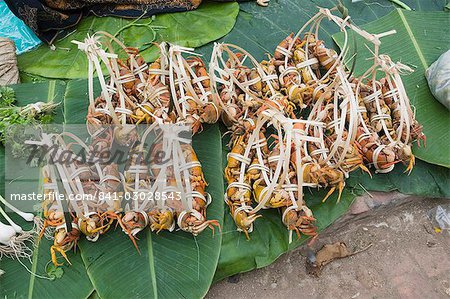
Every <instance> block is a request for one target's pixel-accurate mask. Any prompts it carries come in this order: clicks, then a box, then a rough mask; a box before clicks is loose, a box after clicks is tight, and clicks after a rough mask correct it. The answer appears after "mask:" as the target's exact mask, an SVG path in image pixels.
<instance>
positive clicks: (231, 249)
mask: <svg viewBox="0 0 450 299" xmlns="http://www.w3.org/2000/svg"><path fill="white" fill-rule="evenodd" d="M312 191H313V193H312V194H308V195H307V196H306V198H305V199H306V202H307V205H308V207H310V208H311V209H312V211H313V213H314V216H315V217H316V219H317V221H316V225H317V227H318V228H319V231H322V230H323V229H324V228H326V227H327V226H329V225H330V224H331V223H333V222H334V221H336V220H337V219H338V218H339V217H340V216H342V215H343V214H344V213H345V212H346V211H347V209H348V207H349V206H350V204H351V203H352V202H353V199H354V198H355V195H354V194H352V192H351V191H349V189H346V190H344V192H343V194H342V198H341V202H340V203H339V204H337V205H336V200H337V196H336V195H333V196H331V197H330V198H328V199H327V201H326V202H325V203H322V199H323V198H324V197H325V195H326V192H317V191H316V190H312ZM226 213H227V215H226V216H225V219H224V225H223V237H222V249H221V253H220V259H219V265H218V267H217V271H216V275H215V276H214V280H215V281H218V280H221V279H223V278H225V277H227V276H230V275H234V274H237V273H242V272H246V271H250V270H253V269H256V268H261V267H265V266H268V265H270V264H271V263H272V262H273V261H275V260H276V259H277V258H278V257H279V256H280V255H282V254H283V253H285V252H287V251H289V250H292V249H294V248H295V247H297V246H299V245H300V244H302V243H303V242H304V241H305V240H306V238H301V239H297V236H296V235H295V234H294V237H293V239H294V241H293V242H292V243H291V244H289V234H288V230H287V229H286V226H285V225H284V224H283V223H282V222H281V213H280V212H279V211H278V210H275V209H271V210H265V211H263V212H262V215H263V217H262V218H260V219H257V220H256V221H255V223H254V229H253V232H252V233H251V234H250V238H251V239H250V240H247V239H246V238H245V235H244V234H243V233H240V232H237V231H236V225H235V223H234V221H233V219H232V218H231V216H230V215H229V210H228V208H227V209H226Z"/></svg>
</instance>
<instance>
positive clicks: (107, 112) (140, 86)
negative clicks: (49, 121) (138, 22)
mask: <svg viewBox="0 0 450 299" xmlns="http://www.w3.org/2000/svg"><path fill="white" fill-rule="evenodd" d="M108 39H111V40H112V41H114V42H115V43H116V44H118V45H119V47H120V48H121V49H122V50H123V52H125V54H126V57H127V59H126V61H123V60H121V59H119V57H118V55H117V54H115V53H114V51H113V46H112V44H111V42H110V41H109V40H108ZM74 43H76V44H77V45H78V48H79V49H80V50H82V51H84V52H85V53H86V55H87V58H88V72H89V99H90V105H89V112H88V116H87V122H88V124H90V125H101V124H114V125H117V126H118V128H117V129H120V128H121V126H120V125H122V126H123V125H126V124H141V123H142V124H152V123H153V122H155V120H156V119H162V120H163V121H164V122H166V123H175V122H184V123H188V124H189V125H191V126H192V131H193V133H194V134H195V133H197V132H199V131H201V128H202V124H203V123H215V122H217V120H218V118H219V113H220V112H219V108H218V107H217V105H216V103H215V101H214V100H213V94H212V91H211V88H210V80H209V76H208V74H207V70H206V66H205V63H204V62H203V61H202V59H201V58H200V57H199V54H196V53H194V52H192V51H193V49H190V48H184V47H180V46H176V45H168V44H166V43H161V44H160V45H158V47H159V50H160V51H159V52H160V53H159V54H160V55H159V57H158V59H156V60H155V61H154V62H153V63H150V64H148V65H147V64H146V63H145V61H144V60H143V58H142V57H141V56H140V55H139V52H138V50H137V49H135V48H127V47H125V45H123V44H122V43H121V42H120V41H119V40H117V39H116V38H115V37H113V36H111V35H110V34H109V33H107V32H97V33H95V34H94V35H93V36H89V37H87V38H86V39H85V40H84V42H78V41H74ZM103 45H105V46H106V48H107V49H108V52H106V51H105V50H103V48H102V47H103ZM182 54H190V55H192V56H191V57H188V58H187V59H185V58H184V57H183V55H182ZM102 64H103V65H105V66H106V68H107V71H108V75H109V82H108V83H107V82H106V80H105V78H104V75H103V72H102V69H101V65H102ZM94 72H97V75H98V80H99V82H100V86H101V89H102V92H101V95H100V96H99V97H97V98H96V99H94V91H93V80H94V78H93V76H94ZM125 132H127V131H125Z"/></svg>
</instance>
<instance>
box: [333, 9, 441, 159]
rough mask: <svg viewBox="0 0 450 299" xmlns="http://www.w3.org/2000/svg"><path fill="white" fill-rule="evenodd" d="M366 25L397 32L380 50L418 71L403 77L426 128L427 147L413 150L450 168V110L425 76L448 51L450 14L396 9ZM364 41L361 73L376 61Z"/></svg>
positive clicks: (359, 65) (360, 52) (338, 38)
mask: <svg viewBox="0 0 450 299" xmlns="http://www.w3.org/2000/svg"><path fill="white" fill-rule="evenodd" d="M362 28H363V29H365V30H366V31H368V32H371V33H381V32H386V31H389V30H392V29H395V30H396V31H397V34H394V35H391V36H387V37H384V38H382V39H381V48H380V52H381V53H387V54H389V55H390V56H391V58H392V59H393V61H401V62H402V63H404V64H406V65H409V66H411V67H413V68H414V73H412V74H410V75H405V76H403V83H404V84H405V88H406V91H407V93H408V96H409V98H410V100H411V104H412V105H414V107H415V109H416V110H415V111H416V118H417V120H418V121H419V122H420V123H421V124H422V125H423V127H424V133H425V135H426V136H427V146H426V147H422V148H418V147H417V146H416V147H414V149H413V152H414V154H415V155H416V156H417V157H419V158H420V159H422V160H424V161H427V162H430V163H433V164H438V165H442V166H446V167H450V150H449V144H450V131H449V130H448V128H449V127H450V111H448V110H447V109H446V108H445V107H444V106H443V105H442V104H441V103H439V102H438V101H437V100H436V99H435V98H434V97H433V95H432V94H431V92H430V90H429V88H428V84H427V81H426V78H425V70H426V69H427V68H428V67H429V66H430V65H431V64H432V63H433V62H434V61H435V60H436V59H437V58H439V56H440V55H441V54H442V53H444V52H445V51H447V50H448V42H449V41H450V32H449V30H448V28H450V13H448V12H414V11H405V10H402V9H396V10H395V11H393V12H392V13H390V14H389V15H387V16H385V17H383V18H381V19H379V20H377V21H374V22H371V23H369V24H366V25H364V26H362ZM336 41H337V42H338V43H339V44H341V43H342V35H341V34H340V35H336ZM364 43H367V42H365V41H364V40H363V39H361V38H359V37H358V38H357V52H358V56H357V62H356V69H355V71H356V73H357V74H362V73H363V72H364V71H365V70H367V68H368V67H370V66H371V63H372V61H370V60H367V59H366V58H367V57H370V52H369V51H368V49H367V48H366V47H365V46H364ZM350 53H353V50H350Z"/></svg>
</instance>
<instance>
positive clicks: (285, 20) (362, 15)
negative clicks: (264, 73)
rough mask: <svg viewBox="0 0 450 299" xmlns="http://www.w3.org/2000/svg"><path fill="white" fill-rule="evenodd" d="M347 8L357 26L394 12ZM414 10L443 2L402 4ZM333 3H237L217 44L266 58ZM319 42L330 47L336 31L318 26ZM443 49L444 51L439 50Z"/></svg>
mask: <svg viewBox="0 0 450 299" xmlns="http://www.w3.org/2000/svg"><path fill="white" fill-rule="evenodd" d="M342 2H343V3H344V5H345V6H346V8H348V12H349V15H350V16H351V19H352V21H353V22H354V23H356V24H358V25H362V24H365V23H367V22H370V21H374V20H377V19H379V18H381V17H382V16H384V15H386V14H388V13H389V12H391V11H392V10H394V9H395V8H396V7H398V6H396V5H395V4H394V3H392V2H391V1H390V0H368V1H354V0H344V1H342ZM402 2H404V3H405V4H407V5H408V6H409V7H411V8H412V9H414V10H420V11H422V10H424V11H442V10H443V8H444V6H445V4H446V0H433V1H423V0H402ZM338 3H339V1H337V0H313V1H298V0H278V1H271V2H270V5H269V6H268V7H260V6H257V5H254V3H252V2H249V3H240V12H239V15H238V18H237V20H236V24H235V25H234V28H233V30H232V31H231V32H230V33H229V34H227V35H226V36H225V37H223V38H222V39H220V40H219V42H220V41H225V42H228V43H234V44H236V45H239V46H241V47H243V48H244V49H246V50H247V51H248V52H250V53H251V54H252V55H254V56H255V58H257V59H264V58H266V53H269V54H273V52H274V51H275V48H276V46H277V45H278V43H279V42H281V40H283V39H284V38H285V37H286V36H287V35H289V34H290V33H291V32H297V31H298V30H299V29H300V28H301V27H302V26H303V24H305V23H306V22H307V21H309V19H310V18H311V17H312V16H313V15H315V14H316V13H317V12H318V9H317V7H318V6H319V7H327V8H332V7H334V6H336V5H337V4H338ZM322 23H323V28H322V29H321V30H320V32H319V34H320V38H321V39H323V40H324V41H325V42H326V44H327V46H328V47H332V46H333V45H334V43H333V40H332V37H331V36H332V34H334V33H336V32H338V31H339V28H338V27H337V26H335V25H333V24H331V23H330V22H326V21H324V22H322ZM211 48H212V45H211V44H208V45H206V46H203V47H202V48H201V52H203V53H205V54H209V53H210V52H211ZM443 48H445V47H443ZM207 57H208V56H207Z"/></svg>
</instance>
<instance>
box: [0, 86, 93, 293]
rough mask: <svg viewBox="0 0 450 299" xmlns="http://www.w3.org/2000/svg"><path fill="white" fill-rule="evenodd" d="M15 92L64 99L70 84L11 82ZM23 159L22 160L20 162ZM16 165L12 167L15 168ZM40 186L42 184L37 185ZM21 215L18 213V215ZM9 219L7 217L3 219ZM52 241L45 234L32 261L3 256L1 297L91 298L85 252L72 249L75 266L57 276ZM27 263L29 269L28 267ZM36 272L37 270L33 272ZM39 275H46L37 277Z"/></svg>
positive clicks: (20, 100)
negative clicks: (52, 271) (51, 273)
mask: <svg viewBox="0 0 450 299" xmlns="http://www.w3.org/2000/svg"><path fill="white" fill-rule="evenodd" d="M11 87H12V88H13V89H14V91H15V93H16V99H17V105H18V106H24V105H27V104H29V103H34V102H38V101H42V102H48V101H52V100H53V101H54V102H59V101H62V99H63V96H64V93H65V88H66V84H65V83H64V82H62V81H47V82H44V83H39V84H18V85H12V86H11ZM62 107H63V105H60V106H59V107H58V109H57V111H56V115H55V118H54V120H55V121H61V120H62V118H63V109H62ZM4 155H5V148H4V147H0V163H1V164H0V174H1V177H0V182H1V184H0V187H1V194H2V195H3V196H4V194H5V189H4V188H5V184H4V183H5V172H4V171H5V159H4ZM20 162H21V161H18V163H20ZM7 166H8V167H17V165H7ZM11 170H13V169H9V170H8V171H11ZM14 170H16V171H17V175H18V176H19V175H20V171H21V170H22V171H24V170H25V171H26V169H25V168H22V169H20V167H17V168H16V169H14ZM34 188H35V190H38V188H39V187H38V186H34ZM14 216H17V215H14ZM14 216H12V218H13V220H14V221H15V222H16V223H17V224H19V225H21V226H22V228H23V229H24V230H29V229H32V224H30V223H26V222H25V221H24V220H23V219H21V218H20V217H14ZM1 220H2V222H4V223H5V221H4V219H1ZM51 245H52V241H49V240H47V239H45V238H42V240H41V241H40V242H39V244H38V246H37V247H36V248H35V249H34V256H33V260H32V264H30V262H29V261H27V260H21V263H23V264H24V266H23V265H21V264H20V263H19V262H18V261H17V260H12V259H8V258H2V259H1V260H0V269H2V270H4V271H5V274H3V275H2V276H0V285H1V287H0V297H2V298H63V297H67V298H87V297H88V296H89V295H90V294H91V293H92V291H93V290H94V288H93V286H92V284H91V282H90V280H89V277H88V275H87V273H86V269H85V267H84V264H83V261H82V259H81V256H80V255H79V254H78V255H72V254H71V253H69V258H70V260H71V262H72V264H73V265H72V266H70V267H67V266H64V267H62V270H63V275H62V277H61V278H56V279H55V278H53V279H54V280H49V279H50V276H49V275H48V273H47V271H48V269H50V268H49V267H50V265H49V262H50V246H51ZM25 267H27V268H28V270H27V269H26V268H25ZM30 272H31V273H33V274H30ZM36 275H39V276H44V277H45V278H39V277H36Z"/></svg>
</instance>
